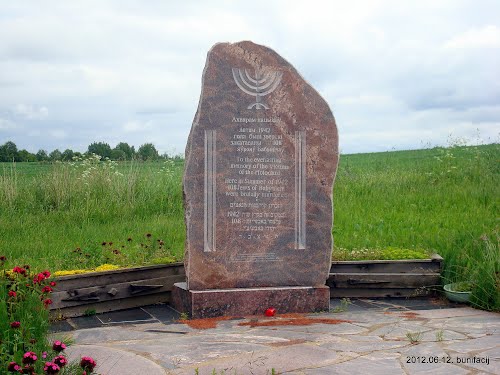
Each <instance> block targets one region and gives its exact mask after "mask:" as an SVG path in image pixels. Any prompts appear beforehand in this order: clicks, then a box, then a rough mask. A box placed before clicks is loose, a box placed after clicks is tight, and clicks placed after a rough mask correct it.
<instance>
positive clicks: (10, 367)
mask: <svg viewBox="0 0 500 375" xmlns="http://www.w3.org/2000/svg"><path fill="white" fill-rule="evenodd" d="M7 370H9V371H10V372H19V370H21V366H19V365H18V364H17V363H16V362H10V363H9V365H8V366H7Z"/></svg>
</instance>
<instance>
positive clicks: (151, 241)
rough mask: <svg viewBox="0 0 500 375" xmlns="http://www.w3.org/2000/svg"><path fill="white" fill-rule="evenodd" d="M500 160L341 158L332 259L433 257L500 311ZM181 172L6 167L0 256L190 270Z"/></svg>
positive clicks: (100, 166)
mask: <svg viewBox="0 0 500 375" xmlns="http://www.w3.org/2000/svg"><path fill="white" fill-rule="evenodd" d="M499 159H500V145H498V144H491V145H483V146H473V147H463V146H451V147H448V148H432V149H425V150H416V151H396V152H385V153H372V154H355V155H342V156H341V158H340V164H339V169H338V173H337V179H336V183H335V188H334V204H335V223H334V229H333V234H334V241H335V246H334V252H333V254H334V259H349V258H356V255H358V254H359V253H363V251H366V250H365V249H369V250H370V251H369V252H372V251H373V250H374V249H375V250H377V249H382V251H384V249H394V248H396V249H398V248H400V249H401V248H402V249H410V250H415V251H420V250H421V249H424V250H425V251H427V252H436V253H439V254H440V255H441V256H443V257H444V259H445V269H444V272H443V278H444V280H445V281H450V282H451V281H457V280H463V279H470V278H475V279H479V280H480V282H479V283H476V284H475V285H476V292H475V295H476V296H477V297H478V299H479V300H480V301H476V302H477V303H478V304H479V305H481V306H482V307H485V308H490V309H491V308H492V306H496V307H493V308H500V296H499V291H498V288H499V285H500V280H499V279H500V276H499V272H500V250H499V245H498V237H499V233H498V203H499V202H498V201H499V197H500V188H499V186H500V184H499V175H500V173H499V172H500V169H499V168H500V164H499V163H498V162H499ZM182 168H183V164H182V161H176V162H173V161H167V162H165V163H164V162H149V163H140V162H124V163H120V164H117V163H115V162H110V161H107V162H102V161H101V162H99V161H98V160H96V159H94V160H92V159H89V160H86V161H80V162H78V163H57V164H37V163H19V164H16V165H12V164H0V255H6V256H7V257H8V258H9V260H10V262H11V264H12V265H14V263H15V264H24V263H29V264H32V265H34V266H35V267H37V268H40V269H41V268H50V269H53V270H55V269H75V268H79V269H80V268H94V267H96V266H98V265H100V264H103V263H112V264H117V265H121V266H134V265H143V264H152V263H155V262H163V261H169V260H173V259H176V260H182V257H183V251H184V241H185V227H184V218H183V208H182V186H181V179H182ZM148 233H149V234H151V237H147V236H146V234H148ZM129 238H130V239H131V241H128V239H129ZM103 242H106V245H104V246H103V245H102V243H103ZM109 242H112V245H110V244H109ZM374 253H377V251H375V252H374ZM396 253H397V251H396ZM485 301H486V302H485Z"/></svg>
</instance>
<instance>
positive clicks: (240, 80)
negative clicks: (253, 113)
mask: <svg viewBox="0 0 500 375" xmlns="http://www.w3.org/2000/svg"><path fill="white" fill-rule="evenodd" d="M282 76H283V73H282V72H276V71H266V72H265V73H264V74H262V73H261V72H260V71H259V70H255V78H253V77H251V76H250V74H249V73H248V71H247V70H246V69H238V68H233V78H234V82H236V84H237V85H238V87H239V88H240V89H241V90H242V91H243V92H245V93H247V94H248V95H252V96H255V103H252V104H250V105H249V106H248V107H247V108H248V109H252V108H253V107H255V109H269V107H268V106H267V105H265V104H264V103H263V102H262V97H263V96H266V95H268V94H270V93H272V92H273V91H274V90H275V89H276V87H278V85H279V84H280V82H281V77H282Z"/></svg>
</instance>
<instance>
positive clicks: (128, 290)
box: [51, 275, 185, 310]
mask: <svg viewBox="0 0 500 375" xmlns="http://www.w3.org/2000/svg"><path fill="white" fill-rule="evenodd" d="M184 280H185V276H183V275H174V276H165V277H159V278H154V279H145V280H136V281H131V282H122V283H116V284H109V285H99V286H93V287H86V288H77V289H68V290H65V291H55V292H53V293H52V295H51V299H52V305H51V310H53V309H58V308H65V307H72V306H77V305H86V304H93V303H102V302H105V301H111V300H120V299H124V298H132V297H136V296H137V297H140V296H144V295H149V294H158V293H165V292H169V291H170V290H172V287H173V285H174V283H177V282H181V281H184Z"/></svg>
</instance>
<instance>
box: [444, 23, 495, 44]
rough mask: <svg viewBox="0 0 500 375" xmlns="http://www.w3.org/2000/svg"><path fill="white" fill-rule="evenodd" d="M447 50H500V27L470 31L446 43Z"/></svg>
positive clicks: (488, 26) (489, 26) (486, 27)
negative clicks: (499, 48)
mask: <svg viewBox="0 0 500 375" xmlns="http://www.w3.org/2000/svg"><path fill="white" fill-rule="evenodd" d="M444 46H445V48H498V47H500V27H497V26H495V25H487V26H484V27H482V28H478V29H470V30H467V31H466V32H464V33H462V34H460V35H457V36H455V37H453V38H452V39H450V40H449V41H447V42H446V43H445V45H444Z"/></svg>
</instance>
